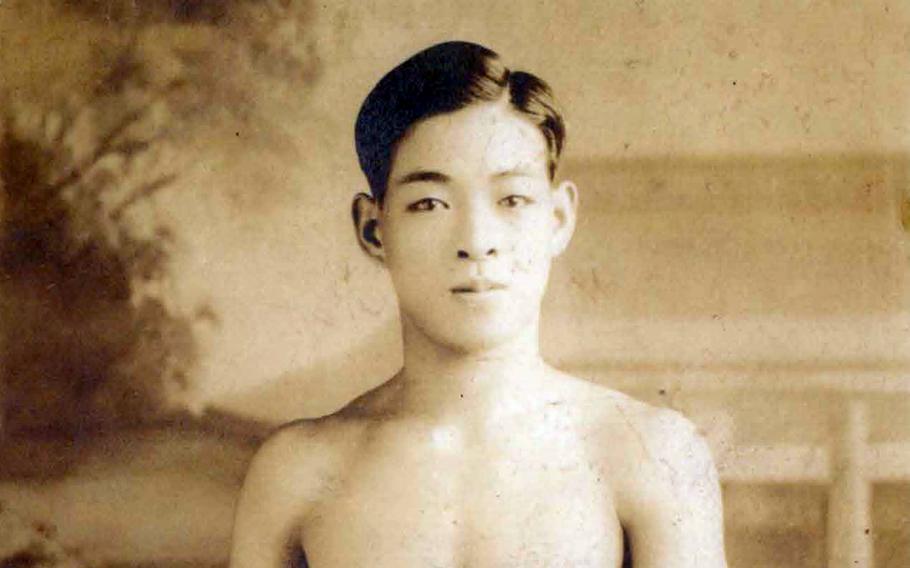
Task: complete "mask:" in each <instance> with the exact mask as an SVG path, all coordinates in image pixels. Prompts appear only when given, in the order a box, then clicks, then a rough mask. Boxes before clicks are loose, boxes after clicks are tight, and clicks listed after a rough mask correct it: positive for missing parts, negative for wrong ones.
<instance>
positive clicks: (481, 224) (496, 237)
mask: <svg viewBox="0 0 910 568" xmlns="http://www.w3.org/2000/svg"><path fill="white" fill-rule="evenodd" d="M459 221H460V222H459V224H460V229H461V230H460V231H459V232H458V241H457V247H456V248H457V256H458V258H459V259H462V260H485V259H489V258H494V257H495V256H496V255H497V254H498V253H499V251H500V247H501V244H502V243H501V242H500V241H501V238H502V231H501V228H500V227H499V223H498V222H497V220H496V218H495V215H493V213H492V212H491V211H487V209H486V208H485V207H482V206H475V207H471V208H470V209H468V210H466V211H464V213H463V215H461V219H460V220H459Z"/></svg>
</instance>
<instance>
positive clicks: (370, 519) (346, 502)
mask: <svg viewBox="0 0 910 568" xmlns="http://www.w3.org/2000/svg"><path fill="white" fill-rule="evenodd" d="M514 434H515V433H514V432H513V434H509V433H508V432H504V433H503V435H502V436H500V437H496V438H494V439H492V440H490V441H489V442H488V443H485V444H482V445H472V444H466V443H464V440H462V439H460V438H459V436H457V435H456V434H452V433H448V434H447V433H445V432H442V433H439V432H436V433H434V432H429V433H428V436H416V437H413V438H402V439H395V440H387V441H384V442H380V443H376V444H374V445H373V447H372V450H371V451H370V452H369V453H368V454H367V455H365V456H364V457H363V459H361V460H359V461H358V463H357V464H356V465H355V466H354V467H353V468H352V470H351V471H350V472H348V474H347V475H346V477H345V479H344V481H343V482H342V483H340V484H339V486H338V488H337V490H336V491H334V492H333V493H332V494H331V495H330V497H329V498H327V499H326V500H325V501H324V502H323V503H322V504H321V505H320V506H319V507H317V508H316V509H315V510H314V511H313V514H312V515H311V516H310V517H309V519H308V521H307V523H306V525H305V527H304V530H303V534H302V542H303V544H304V548H305V550H306V552H307V557H308V560H309V563H310V566H311V567H313V568H319V567H320V566H364V565H369V566H440V567H443V566H444V567H450V566H451V567H456V566H458V567H462V566H471V567H486V566H554V565H564V566H609V567H614V566H619V564H620V562H621V555H622V536H621V529H620V526H619V522H618V521H617V518H616V513H615V510H614V507H613V501H612V497H611V492H610V490H609V486H608V484H607V482H606V480H605V479H603V476H602V471H601V468H600V467H599V466H598V464H596V463H595V462H594V461H592V459H591V456H590V455H589V452H588V451H586V448H585V447H584V444H583V443H582V442H581V441H580V440H579V439H578V438H577V437H576V436H574V435H573V434H572V433H570V432H566V431H560V430H557V431H551V432H538V433H537V434H535V433H533V432H524V434H525V435H521V436H518V435H514ZM434 436H435V438H434Z"/></svg>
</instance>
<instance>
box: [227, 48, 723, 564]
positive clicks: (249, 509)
mask: <svg viewBox="0 0 910 568" xmlns="http://www.w3.org/2000/svg"><path fill="white" fill-rule="evenodd" d="M563 135H564V131H563V122H562V119H561V117H560V116H559V114H558V112H557V111H556V110H555V105H554V102H553V99H552V96H551V94H550V91H549V88H548V87H547V86H546V84H545V83H543V82H542V81H541V80H540V79H538V78H536V77H534V76H532V75H529V74H526V73H522V72H515V71H509V70H508V69H507V68H506V67H504V66H503V65H502V63H501V62H500V60H499V58H498V57H497V55H496V54H495V53H493V52H491V51H489V50H487V49H486V48H483V47H481V46H478V45H474V44H469V43H463V42H450V43H444V44H440V45H436V46H433V47H431V48H429V49H427V50H425V51H423V52H421V53H419V54H417V55H415V56H413V57H412V58H411V59H409V60H408V61H406V62H405V63H403V64H401V65H400V66H399V67H397V68H395V69H394V70H393V71H391V72H390V73H389V74H388V75H386V76H385V77H384V78H383V79H382V81H380V83H379V84H378V85H377V86H376V87H375V88H374V90H373V91H372V92H371V94H370V95H369V96H368V97H367V100H366V101H365V103H364V105H363V107H362V108H361V112H360V116H359V117H358V121H357V127H356V139H357V151H358V155H359V157H360V163H361V166H362V168H363V170H364V172H365V174H366V177H367V179H368V181H369V183H370V187H371V190H372V196H367V195H364V194H361V195H359V196H357V198H355V202H354V218H355V226H356V229H357V235H358V239H359V240H360V244H361V245H362V247H363V248H364V250H365V251H366V252H367V253H368V254H369V255H370V256H371V257H372V258H374V259H375V260H376V261H378V262H380V263H382V264H383V265H384V266H385V267H386V269H387V271H388V274H389V276H390V277H391V280H392V283H393V285H394V288H395V291H396V293H397V296H398V303H399V308H400V314H401V322H402V329H403V339H404V365H403V368H402V369H401V371H400V372H399V373H398V374H397V375H395V376H394V377H392V378H391V379H390V380H389V381H388V382H386V383H385V384H383V385H382V386H380V387H378V388H377V389H375V390H373V391H371V392H368V393H367V394H365V395H363V396H361V397H360V398H358V399H357V400H355V401H353V402H352V403H350V404H349V405H348V406H347V407H345V408H344V409H342V410H341V411H339V412H337V413H335V414H333V415H331V416H327V417H324V418H321V419H318V420H304V421H300V422H296V423H293V424H290V425H288V426H285V427H284V428H282V429H280V430H279V431H278V432H277V433H275V434H274V435H273V436H272V437H271V438H270V439H269V440H268V441H266V443H265V444H264V445H263V447H262V448H261V450H260V451H259V452H258V454H257V455H256V457H255V458H254V460H253V463H252V465H251V467H250V471H249V473H248V476H247V479H246V482H245V485H244V488H243V491H242V494H241V497H240V502H239V505H238V510H237V517H236V523H235V532H234V543H233V551H232V556H231V566H232V567H233V568H260V567H261V568H277V567H281V566H287V565H289V564H290V563H292V562H294V561H295V560H294V551H295V550H303V551H304V552H305V561H306V562H307V563H308V565H309V566H310V567H312V568H322V567H363V566H392V567H429V566H439V567H443V566H444V567H494V566H495V567H501V566H520V567H524V566H572V567H582V566H597V567H611V568H616V567H619V566H622V565H624V564H625V565H634V566H635V568H721V567H724V566H725V565H726V563H725V560H724V551H723V526H722V515H721V499H720V491H719V486H718V481H717V476H716V473H715V469H714V466H713V464H712V461H711V457H710V455H709V452H708V449H707V447H706V445H705V443H704V441H703V440H702V439H701V438H700V437H699V435H698V434H697V433H696V432H695V429H694V428H693V427H692V425H691V424H690V423H689V422H688V421H687V420H686V419H684V418H683V417H682V416H680V415H679V414H677V413H674V412H672V411H668V410H661V409H657V408H653V407H650V406H647V405H645V404H642V403H640V402H636V401H634V400H632V399H630V398H628V397H626V396H624V395H622V394H619V393H617V392H614V391H611V390H609V389H606V388H604V387H602V386H597V385H595V384H592V383H588V382H585V381H583V380H579V379H577V378H574V377H571V376H569V375H566V374H564V373H561V372H560V371H558V370H556V369H554V368H552V367H550V366H549V365H547V364H546V363H545V362H544V361H543V359H542V358H541V355H540V351H539V346H538V329H539V316H540V305H541V299H542V297H543V294H544V290H545V288H546V284H547V278H548V273H549V269H550V264H551V261H552V259H553V258H554V257H556V256H557V255H559V254H560V253H561V252H562V251H563V249H564V248H565V247H566V246H567V244H568V243H569V240H570V238H571V235H572V232H573V229H574V224H575V210H576V204H577V190H576V188H575V186H574V185H573V184H572V183H571V182H568V181H564V182H562V183H556V182H555V181H554V173H555V169H556V164H557V160H558V158H559V155H560V151H561V149H562V143H563ZM624 537H625V546H624ZM624 549H625V551H624ZM624 556H625V560H624ZM630 563H631V564H630Z"/></svg>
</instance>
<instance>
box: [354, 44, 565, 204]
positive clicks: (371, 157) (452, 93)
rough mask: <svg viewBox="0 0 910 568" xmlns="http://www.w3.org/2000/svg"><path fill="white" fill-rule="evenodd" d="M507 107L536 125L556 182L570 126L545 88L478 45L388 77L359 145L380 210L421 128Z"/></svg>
mask: <svg viewBox="0 0 910 568" xmlns="http://www.w3.org/2000/svg"><path fill="white" fill-rule="evenodd" d="M506 92H508V100H509V104H510V105H511V106H512V107H513V108H514V109H515V110H517V111H518V112H520V113H521V114H522V115H524V116H525V117H527V118H528V119H530V120H531V122H533V123H534V124H535V125H536V126H537V128H538V129H539V130H540V132H541V133H542V134H543V136H544V139H545V140H546V143H547V162H548V169H549V174H550V178H551V179H552V178H553V177H554V176H555V175H556V166H557V164H558V162H559V156H560V154H561V153H562V148H563V142H564V139H565V124H564V122H563V119H562V115H561V114H560V112H559V110H558V107H557V105H556V101H555V99H554V98H553V93H552V91H551V89H550V87H549V85H547V83H546V82H545V81H544V80H543V79H540V78H539V77H537V76H535V75H532V74H531V73H527V72H524V71H512V70H510V69H509V68H508V67H506V66H505V65H504V64H503V63H502V62H501V60H500V58H499V55H498V54H497V53H496V52H494V51H492V50H490V49H488V48H486V47H484V46H482V45H478V44H476V43H470V42H465V41H449V42H445V43H440V44H436V45H434V46H432V47H429V48H427V49H425V50H423V51H421V52H419V53H417V54H416V55H413V56H412V57H410V58H409V59H408V60H406V61H405V62H404V63H402V64H400V65H398V66H397V67H395V68H394V69H392V70H391V71H389V72H388V73H387V74H386V75H385V76H384V77H383V78H382V79H381V80H380V81H379V83H377V84H376V86H375V87H373V90H372V91H370V94H369V95H367V97H366V99H365V100H364V102H363V105H362V106H361V107H360V113H359V114H358V115H357V123H356V125H355V127H354V140H355V145H356V148H357V157H358V159H359V160H360V168H361V169H362V170H363V173H364V175H366V178H367V181H368V182H369V184H370V191H371V192H372V194H373V197H374V198H376V199H377V201H379V202H380V203H381V202H382V200H383V198H384V196H385V191H386V187H387V185H388V179H389V172H390V171H391V169H392V160H393V158H394V155H395V149H396V147H397V145H398V143H399V142H400V141H401V140H402V138H404V136H405V135H406V134H407V133H408V131H409V130H410V129H411V127H413V126H414V125H415V124H417V123H419V122H421V121H423V120H426V119H428V118H431V117H433V116H436V115H440V114H446V113H450V112H454V111H457V110H459V109H462V108H464V107H467V106H468V105H470V104H472V103H476V102H488V101H496V100H499V99H500V98H502V97H503V96H504V94H505V93H506Z"/></svg>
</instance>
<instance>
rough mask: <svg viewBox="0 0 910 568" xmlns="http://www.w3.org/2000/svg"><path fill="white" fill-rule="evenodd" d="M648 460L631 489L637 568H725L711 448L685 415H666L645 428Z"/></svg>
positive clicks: (632, 537) (631, 530)
mask: <svg viewBox="0 0 910 568" xmlns="http://www.w3.org/2000/svg"><path fill="white" fill-rule="evenodd" d="M640 439H641V442H642V449H643V450H644V454H645V456H644V459H643V460H642V462H643V463H642V464H641V467H639V468H636V471H637V473H638V475H637V476H636V477H635V478H634V479H635V481H634V483H635V485H634V487H630V488H629V493H628V495H629V498H628V499H627V502H628V505H629V506H628V509H629V510H628V512H627V515H626V516H627V517H628V518H627V520H626V524H627V527H626V528H627V530H628V532H629V538H630V540H631V545H632V558H633V560H634V563H633V565H634V566H635V568H662V567H665V566H674V567H679V568H723V567H725V566H726V560H725V556H724V542H723V540H724V539H723V531H724V526H723V505H722V500H721V493H720V483H719V481H718V477H717V470H716V469H715V467H714V462H713V460H712V459H711V453H710V450H709V448H708V445H707V443H706V442H705V441H704V439H703V438H702V437H701V436H700V435H699V434H698V432H697V431H696V430H695V428H694V426H693V425H692V423H691V422H689V421H688V420H687V419H685V418H683V417H682V415H680V414H678V413H676V412H672V411H666V410H662V411H659V412H657V413H656V415H655V416H654V417H652V418H650V419H648V420H647V421H646V424H645V425H644V427H643V431H642V436H641V438H640Z"/></svg>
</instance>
